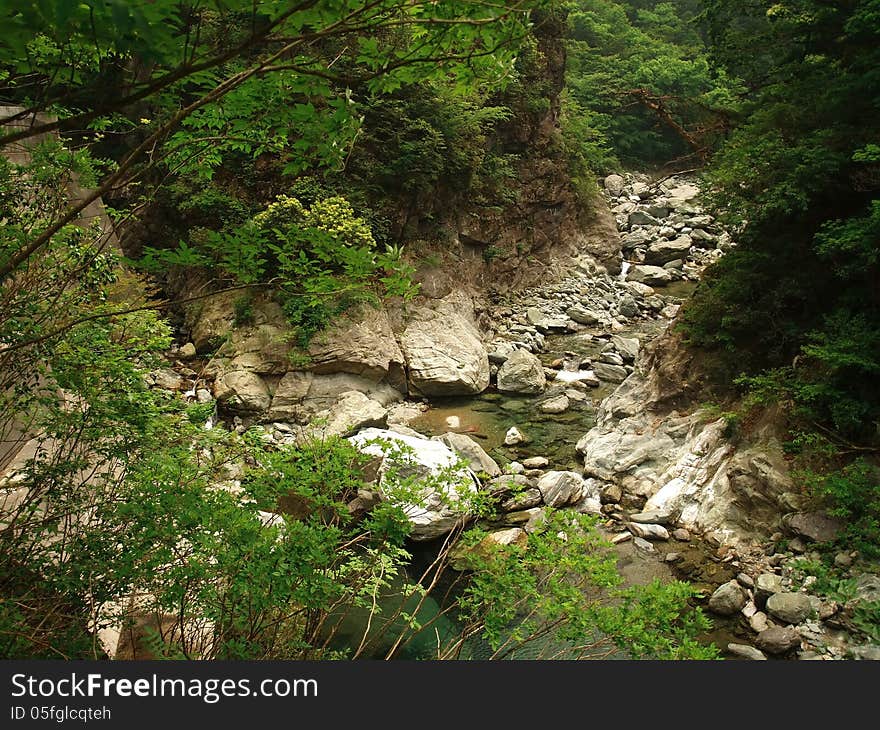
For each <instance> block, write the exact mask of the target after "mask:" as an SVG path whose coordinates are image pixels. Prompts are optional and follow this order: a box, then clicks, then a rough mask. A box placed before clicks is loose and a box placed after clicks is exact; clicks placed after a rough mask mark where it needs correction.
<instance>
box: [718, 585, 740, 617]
mask: <svg viewBox="0 0 880 730" xmlns="http://www.w3.org/2000/svg"><path fill="white" fill-rule="evenodd" d="M745 605H746V594H745V591H743V589H742V588H741V587H740V585H739V583H737V582H736V581H735V580H732V581H729V582H727V583H724V584H723V585H720V586H719V587H718V588H717V589H715V592H714V593H713V594H712V595H711V597H710V598H709V610H710V611H712V613H717V614H718V615H719V616H733V615H734V614H736V613H739V612H740V611H741V610H742V608H743V606H745Z"/></svg>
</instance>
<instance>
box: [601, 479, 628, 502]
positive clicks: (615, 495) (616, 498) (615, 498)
mask: <svg viewBox="0 0 880 730" xmlns="http://www.w3.org/2000/svg"><path fill="white" fill-rule="evenodd" d="M622 497H623V487H621V486H620V485H619V484H616V483H611V484H607V485H606V486H605V487H603V488H602V490H601V492H600V499H601V500H602V504H617V503H618V502H620V500H621V498H622Z"/></svg>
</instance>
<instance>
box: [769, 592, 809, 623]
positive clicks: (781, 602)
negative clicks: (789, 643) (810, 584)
mask: <svg viewBox="0 0 880 730" xmlns="http://www.w3.org/2000/svg"><path fill="white" fill-rule="evenodd" d="M767 613H769V614H770V615H771V616H773V617H774V618H777V619H779V620H780V621H784V622H785V623H787V624H799V623H801V621H804V620H806V619H807V618H808V617H809V616H811V615H812V613H813V606H812V604H811V603H810V599H809V597H808V596H807V595H806V594H804V593H774V594H773V595H772V596H770V597H769V598H768V599H767Z"/></svg>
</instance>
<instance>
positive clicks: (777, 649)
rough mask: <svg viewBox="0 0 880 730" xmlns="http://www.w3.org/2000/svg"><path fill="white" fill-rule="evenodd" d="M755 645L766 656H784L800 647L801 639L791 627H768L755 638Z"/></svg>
mask: <svg viewBox="0 0 880 730" xmlns="http://www.w3.org/2000/svg"><path fill="white" fill-rule="evenodd" d="M755 644H757V645H758V648H759V649H762V650H763V651H765V652H767V653H768V654H776V655H779V654H786V653H787V652H789V651H791V650H792V649H798V648H800V645H801V637H800V634H798V632H797V631H795V629H793V628H792V627H791V626H786V627H784V628H783V627H782V626H770V627H769V628H766V629H764V630H763V631H762V632H761V633H759V634H758V635H757V637H755Z"/></svg>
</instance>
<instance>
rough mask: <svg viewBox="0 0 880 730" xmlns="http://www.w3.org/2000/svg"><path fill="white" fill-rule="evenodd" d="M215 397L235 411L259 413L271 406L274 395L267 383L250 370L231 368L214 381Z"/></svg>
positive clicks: (228, 408)
mask: <svg viewBox="0 0 880 730" xmlns="http://www.w3.org/2000/svg"><path fill="white" fill-rule="evenodd" d="M214 397H215V398H216V399H217V402H218V403H219V404H220V405H221V406H223V407H224V408H226V409H227V410H229V411H231V412H233V413H242V414H258V413H263V412H264V411H265V410H267V409H268V408H269V405H270V404H271V402H272V397H271V396H270V395H269V389H268V388H267V387H266V383H265V382H264V381H263V379H262V378H261V377H260V376H259V375H257V374H256V373H252V372H250V371H249V370H230V371H228V372H226V373H223V374H222V375H221V376H220V377H218V378H217V379H216V380H215V381H214Z"/></svg>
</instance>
